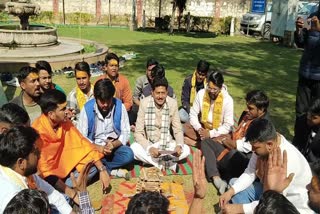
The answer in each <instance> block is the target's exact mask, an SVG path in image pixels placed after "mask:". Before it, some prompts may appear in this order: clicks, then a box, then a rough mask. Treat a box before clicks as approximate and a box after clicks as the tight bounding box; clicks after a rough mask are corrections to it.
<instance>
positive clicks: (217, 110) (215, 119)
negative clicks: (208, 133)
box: [201, 90, 223, 130]
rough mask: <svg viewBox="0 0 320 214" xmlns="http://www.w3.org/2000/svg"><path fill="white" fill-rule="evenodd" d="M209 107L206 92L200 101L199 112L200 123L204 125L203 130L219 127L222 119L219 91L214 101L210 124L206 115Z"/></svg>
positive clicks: (208, 98)
mask: <svg viewBox="0 0 320 214" xmlns="http://www.w3.org/2000/svg"><path fill="white" fill-rule="evenodd" d="M210 106H211V98H210V96H209V92H208V91H207V90H206V91H205V93H204V96H203V100H202V110H201V123H202V124H203V125H204V128H205V129H208V130H212V129H216V128H218V127H219V126H220V122H221V119H222V106H223V95H222V92H221V91H220V93H219V95H218V97H217V98H216V100H215V101H214V108H213V113H212V123H209V122H208V115H209V111H210Z"/></svg>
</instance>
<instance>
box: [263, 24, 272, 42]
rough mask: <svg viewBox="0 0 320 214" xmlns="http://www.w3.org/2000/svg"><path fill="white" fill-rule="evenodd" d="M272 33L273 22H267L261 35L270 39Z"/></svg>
mask: <svg viewBox="0 0 320 214" xmlns="http://www.w3.org/2000/svg"><path fill="white" fill-rule="evenodd" d="M270 35H271V24H270V23H265V24H264V25H263V28H262V32H261V36H262V37H263V39H268V40H269V39H270Z"/></svg>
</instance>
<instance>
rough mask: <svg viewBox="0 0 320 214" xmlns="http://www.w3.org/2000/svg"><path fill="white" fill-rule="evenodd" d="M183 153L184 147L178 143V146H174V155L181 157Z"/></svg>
mask: <svg viewBox="0 0 320 214" xmlns="http://www.w3.org/2000/svg"><path fill="white" fill-rule="evenodd" d="M181 154H182V147H181V146H180V145H178V146H176V148H174V153H173V154H172V155H174V156H176V157H180V155H181Z"/></svg>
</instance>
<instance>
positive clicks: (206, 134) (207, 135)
mask: <svg viewBox="0 0 320 214" xmlns="http://www.w3.org/2000/svg"><path fill="white" fill-rule="evenodd" d="M198 133H199V135H200V138H201V140H204V139H206V138H210V133H209V130H207V129H204V128H200V129H199V130H198Z"/></svg>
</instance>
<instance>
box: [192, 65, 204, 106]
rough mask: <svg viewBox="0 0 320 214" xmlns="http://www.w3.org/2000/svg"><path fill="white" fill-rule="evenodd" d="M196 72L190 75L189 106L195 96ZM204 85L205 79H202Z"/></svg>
mask: <svg viewBox="0 0 320 214" xmlns="http://www.w3.org/2000/svg"><path fill="white" fill-rule="evenodd" d="M196 73H197V70H195V71H194V72H193V74H192V79H191V93H190V105H192V104H193V101H194V98H195V97H196V95H197V88H196V84H197V76H196ZM203 84H204V85H206V84H207V78H206V79H204V82H203Z"/></svg>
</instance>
